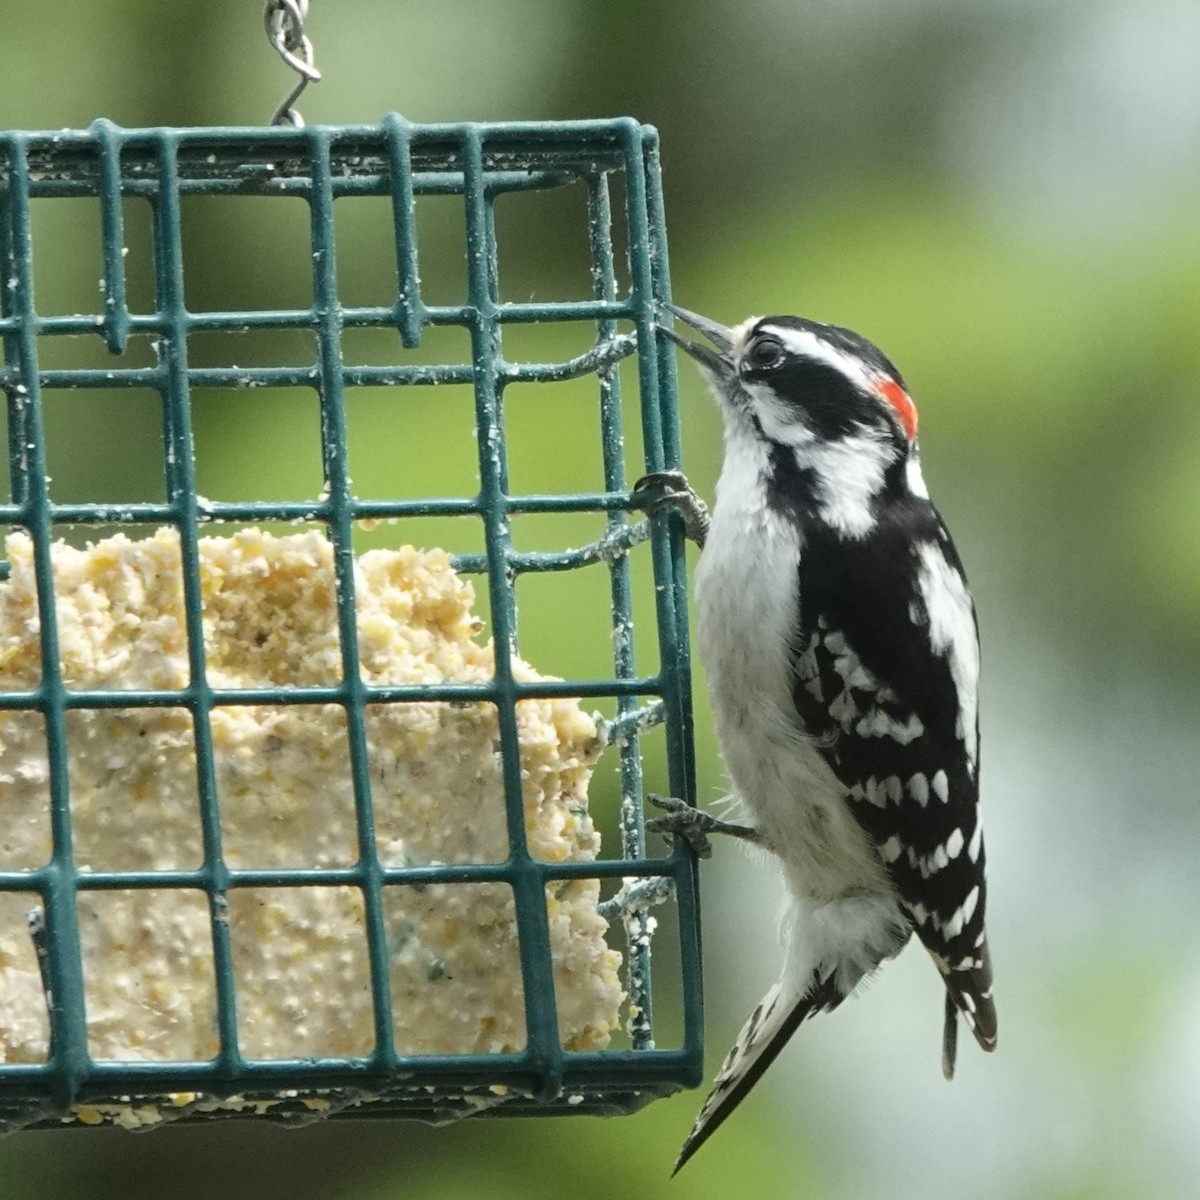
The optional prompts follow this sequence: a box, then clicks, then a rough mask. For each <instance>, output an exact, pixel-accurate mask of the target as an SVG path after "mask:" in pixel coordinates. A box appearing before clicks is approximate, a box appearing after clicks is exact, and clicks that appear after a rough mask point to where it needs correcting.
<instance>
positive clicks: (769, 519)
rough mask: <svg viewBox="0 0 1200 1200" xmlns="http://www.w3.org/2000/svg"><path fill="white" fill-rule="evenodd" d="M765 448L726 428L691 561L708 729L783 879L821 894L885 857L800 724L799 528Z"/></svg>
mask: <svg viewBox="0 0 1200 1200" xmlns="http://www.w3.org/2000/svg"><path fill="white" fill-rule="evenodd" d="M766 465H767V460H766V448H765V447H764V446H763V444H762V443H761V441H759V439H757V438H755V437H753V436H752V435H751V434H750V433H749V431H745V432H739V431H738V430H737V429H736V428H734V427H731V428H730V429H728V430H727V436H726V445H725V463H724V466H723V468H722V471H721V478H720V481H719V482H718V484H717V499H716V504H715V506H714V508H713V513H712V527H711V529H710V531H709V535H708V541H707V543H706V545H705V548H704V553H703V554H702V555H701V557H700V564H699V567H698V568H697V571H696V581H695V596H696V615H697V626H696V629H697V640H698V643H699V650H700V658H701V661H702V662H703V664H704V668H705V672H706V675H707V680H708V691H709V696H710V698H711V700H712V707H713V715H714V720H715V724H716V731H717V739H718V741H719V743H720V746H721V752H722V754H723V756H724V759H725V765H726V767H727V769H728V771H729V775H730V778H731V781H732V783H733V786H734V790H735V793H736V795H737V797H738V798H739V799H740V800H742V801H743V802H744V803H745V805H746V807H747V808H748V810H749V812H750V814H751V817H752V819H753V820H754V822H755V824H756V825H757V826H758V827H759V828H760V829H762V831H763V832H764V833H765V834H766V836H767V838H768V839H769V840H770V842H771V844H772V847H773V848H774V849H775V851H776V852H777V853H778V855H779V857H780V859H781V860H782V862H783V866H784V869H785V872H786V874H787V877H788V882H789V885H790V886H791V887H792V889H793V890H794V891H795V892H797V893H798V894H800V895H803V896H806V897H808V898H809V899H811V900H812V901H814V902H817V903H823V902H825V901H827V900H831V899H834V898H836V897H838V896H844V895H847V894H862V893H863V892H875V891H879V892H886V891H888V890H889V888H888V885H887V883H886V880H885V877H884V872H883V867H882V864H881V863H880V860H879V858H878V855H877V854H876V853H875V852H874V850H873V849H872V848H871V846H870V844H869V842H868V840H867V838H866V835H865V834H864V833H863V832H862V830H861V828H860V827H859V825H858V823H857V822H856V821H855V820H854V818H853V816H852V815H851V814H850V812H849V809H848V808H847V806H846V800H845V791H844V789H843V787H842V785H841V784H840V783H839V782H838V780H837V778H836V777H835V776H834V774H833V772H832V771H831V770H830V768H829V767H828V766H827V765H826V763H825V761H824V759H823V758H822V757H821V755H820V754H819V753H818V752H817V750H816V748H815V747H814V746H813V744H812V742H811V740H810V739H809V738H808V736H807V735H806V734H805V732H804V731H803V730H802V729H801V728H800V724H799V719H798V716H797V714H796V709H795V704H794V702H793V700H792V679H791V662H790V660H791V653H790V648H791V646H792V644H793V641H794V639H795V636H796V634H797V631H798V627H799V603H800V598H799V571H798V565H799V556H800V552H801V539H800V533H799V531H798V530H797V528H796V526H795V525H794V524H793V523H792V522H791V521H789V520H786V519H784V518H781V517H779V516H777V515H775V514H774V513H772V512H771V510H770V509H769V508H768V506H767V503H766V497H765V491H764V487H763V483H762V480H763V475H764V471H765V468H766Z"/></svg>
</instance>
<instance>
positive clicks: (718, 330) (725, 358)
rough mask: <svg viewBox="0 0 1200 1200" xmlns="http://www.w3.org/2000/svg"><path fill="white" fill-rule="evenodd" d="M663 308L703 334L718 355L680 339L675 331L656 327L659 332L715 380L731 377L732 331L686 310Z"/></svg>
mask: <svg viewBox="0 0 1200 1200" xmlns="http://www.w3.org/2000/svg"><path fill="white" fill-rule="evenodd" d="M665 307H666V308H667V309H668V310H669V311H671V312H672V313H674V314H675V316H677V317H678V318H679V319H680V320H681V321H682V322H683V323H684V324H685V325H690V326H691V327H692V328H693V329H695V330H697V331H698V332H699V333H702V334H704V336H705V337H706V338H708V340H709V341H710V342H712V344H713V345H714V346H716V348H717V350H718V351H719V352H720V353H716V352H714V351H712V350H710V349H709V348H708V347H707V346H701V345H699V344H698V343H697V342H690V341H688V339H687V338H685V337H680V336H679V334H677V333H676V332H675V330H673V329H668V328H667V327H666V326H665V325H659V326H658V329H659V332H660V333H663V334H665V335H666V336H667V337H669V338H670V339H671V341H673V342H674V343H675V345H677V346H678V347H679V348H680V349H681V350H683V351H684V352H685V353H686V354H689V355H691V357H692V358H694V359H695V360H696V361H697V362H698V363H699V364H700V365H701V366H702V367H707V368H708V370H709V371H711V372H712V373H713V375H714V376H715V377H716V378H717V379H725V378H728V377H729V376H730V375H732V374H733V358H734V352H733V331H732V330H730V329H727V328H726V327H725V326H724V325H718V324H717V323H716V321H710V320H709V319H708V318H707V317H702V316H699V315H698V314H697V313H694V312H688V310H687V309H686V308H676V307H675V305H674V304H668V305H666V306H665Z"/></svg>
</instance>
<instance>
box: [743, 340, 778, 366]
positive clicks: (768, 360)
mask: <svg viewBox="0 0 1200 1200" xmlns="http://www.w3.org/2000/svg"><path fill="white" fill-rule="evenodd" d="M781 362H783V343H782V342H780V341H779V339H778V338H773V337H762V338H759V339H758V341H757V342H755V343H753V345H751V346H750V348H749V349H748V350H747V351H746V365H747V366H749V367H751V368H752V369H754V370H756V371H765V370H767V369H768V368H770V367H777V366H779V364H780V363H781Z"/></svg>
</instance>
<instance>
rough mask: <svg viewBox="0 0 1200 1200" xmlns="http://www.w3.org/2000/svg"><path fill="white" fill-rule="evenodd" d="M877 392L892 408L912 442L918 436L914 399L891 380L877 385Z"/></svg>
mask: <svg viewBox="0 0 1200 1200" xmlns="http://www.w3.org/2000/svg"><path fill="white" fill-rule="evenodd" d="M875 390H876V391H877V392H878V393H879V394H880V395H881V396H882V397H883V398H884V399H885V400H886V401H887V402H888V403H889V404H890V405H891V406H892V411H893V412H894V413H895V414H896V416H897V417H898V418H899V420H900V424H901V425H902V426H903V427H904V432H905V433H906V434H907V435H908V440H909V441H910V442H911V441H912V440H913V439H914V438H915V437H916V436H917V406H916V405H915V404H914V403H913V402H912V397H911V396H910V395H909V394H908V393H907V392H906V391H905V390H904V389H903V388H902V387H901V386H900V385H899V384H898V383H896V382H894V381H893V380H891V379H885V380H884V381H883V382H882V383H877V384H876V385H875Z"/></svg>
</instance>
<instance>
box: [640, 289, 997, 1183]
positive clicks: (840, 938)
mask: <svg viewBox="0 0 1200 1200" xmlns="http://www.w3.org/2000/svg"><path fill="white" fill-rule="evenodd" d="M668 308H669V311H670V312H671V313H673V314H674V316H675V317H676V318H677V319H678V320H679V321H681V322H683V323H684V325H686V326H690V327H691V329H692V330H695V331H696V332H697V333H699V334H701V335H703V337H704V338H705V339H706V341H707V343H708V344H707V345H705V344H701V343H700V342H697V341H694V340H691V339H690V338H688V337H684V336H682V335H681V334H680V333H679V332H678V331H677V330H676V329H675V328H672V327H671V326H670V325H668V324H665V323H662V322H660V324H659V326H658V328H659V330H660V332H661V333H662V334H663V335H665V336H666V337H667V338H669V339H670V340H671V341H672V342H674V343H676V344H677V345H678V346H679V347H680V348H681V349H682V350H683V351H684V352H685V353H687V354H688V355H689V356H690V357H691V358H693V359H694V360H695V361H696V363H697V365H698V366H699V369H700V372H701V374H702V375H703V376H704V377H705V379H706V381H707V383H708V386H709V388H710V390H711V391H712V393H713V395H714V397H715V399H716V401H717V405H718V407H719V409H720V412H721V416H722V420H723V425H724V457H723V462H722V466H721V471H720V476H719V479H718V482H717V485H716V493H715V502H714V505H713V508H712V511H711V513H710V512H709V511H708V509H707V508H706V506H705V504H704V502H703V501H702V500H701V499H700V497H699V496H698V495H697V494H696V493H695V491H694V490H693V489H692V488H691V486H690V485H689V484H688V482H687V479H686V476H684V475H683V474H682V473H681V472H678V471H666V472H655V473H653V474H651V475H648V476H646V477H644V478H643V479H642V480H639V482H638V484H637V485H636V490H637V491H638V492H639V493H640V495H641V497H642V499H643V501H644V507H645V508H646V510H647V511H648V512H649V513H650V514H651V515H653V514H655V513H657V512H659V511H662V510H663V509H674V510H677V511H678V512H680V513H681V514H682V516H683V517H684V527H685V531H686V533H687V534H688V536H690V537H692V538H693V539H694V540H696V541H697V542H698V543H700V545H701V547H702V549H701V554H700V558H699V563H698V565H697V569H696V572H695V579H694V602H695V611H696V640H697V647H698V651H699V656H700V660H701V662H702V664H703V666H704V669H705V676H706V682H707V687H708V692H709V696H710V699H711V705H712V712H713V720H714V726H715V731H716V736H717V741H718V744H719V747H720V751H721V755H722V758H723V760H724V763H725V767H726V770H727V773H728V776H729V780H730V783H731V785H732V796H733V798H734V799H735V800H736V801H737V802H738V803H739V804H740V806H741V808H742V809H743V810H744V811H745V812H746V813H747V814H748V816H749V818H750V820H751V822H752V823H750V824H736V823H732V822H729V821H724V820H719V819H718V818H716V817H715V816H713V815H711V814H709V813H706V812H704V811H703V810H700V809H697V808H693V807H691V806H690V805H687V804H685V803H684V802H683V801H681V800H679V799H676V798H671V797H648V799H650V800H651V801H653V802H654V803H656V804H657V805H658V806H659V807H660V808H662V809H665V810H666V811H665V815H663V816H661V817H657V818H654V819H652V820H650V821H647V828H650V829H657V830H660V831H662V832H665V833H668V834H671V835H674V836H680V837H683V838H685V839H686V840H688V841H689V842H690V843H691V844H692V845H693V847H694V848H695V849H696V850H697V851H698V852H699V853H701V854H704V855H707V854H708V853H710V852H711V844H710V842H709V840H708V834H710V833H724V834H730V835H733V836H735V837H738V838H741V839H743V840H745V841H747V842H750V843H754V844H756V845H758V846H760V847H762V848H763V849H765V850H766V851H767V852H768V854H769V855H770V856H773V858H774V859H775V861H776V862H777V863H778V866H779V869H780V870H781V872H782V876H783V882H784V885H785V893H786V905H785V911H784V914H783V922H782V930H783V943H784V956H783V958H784V961H783V965H782V971H781V974H780V977H779V980H778V982H776V983H775V984H774V986H772V987H771V989H770V990H769V991H768V992H767V994H766V995H765V996H764V997H763V999H762V1001H761V1002H760V1003H759V1004H758V1006H757V1007H756V1008H755V1009H754V1011H753V1013H752V1014H751V1016H750V1018H749V1019H748V1020H747V1021H746V1023H745V1025H744V1027H743V1028H742V1030H741V1032H740V1033H739V1035H738V1037H737V1039H736V1041H735V1042H734V1045H733V1047H732V1048H731V1049H730V1051H729V1053H728V1055H727V1056H726V1058H725V1060H724V1063H723V1065H722V1066H721V1069H720V1071H719V1072H718V1074H717V1076H716V1079H715V1082H714V1085H713V1088H712V1091H711V1093H710V1094H709V1096H708V1098H707V1099H706V1100H705V1102H704V1105H703V1106H702V1108H701V1110H700V1113H699V1116H698V1117H697V1118H696V1122H695V1124H694V1126H693V1127H692V1130H691V1132H690V1134H689V1135H688V1138H687V1140H686V1141H685V1143H684V1145H683V1148H682V1150H681V1152H680V1155H679V1158H678V1161H677V1162H676V1164H675V1171H678V1170H679V1169H680V1168H681V1167H682V1166H683V1165H684V1164H685V1163H686V1162H687V1161H688V1160H689V1159H690V1158H691V1157H692V1155H693V1154H695V1152H696V1151H697V1150H698V1149H699V1148H700V1146H701V1145H703V1144H704V1142H705V1141H706V1140H707V1139H708V1138H709V1137H710V1136H711V1135H712V1134H713V1133H714V1132H715V1130H716V1129H717V1128H718V1126H720V1125H721V1124H722V1122H724V1121H725V1120H726V1118H728V1117H729V1115H730V1114H731V1113H732V1112H733V1110H734V1109H735V1108H736V1107H737V1106H738V1104H740V1103H741V1101H742V1100H743V1099H744V1098H745V1097H746V1095H747V1093H748V1092H749V1091H750V1089H751V1088H752V1087H753V1086H754V1084H755V1083H756V1082H757V1081H758V1079H759V1078H760V1077H761V1076H762V1074H763V1072H764V1071H765V1070H766V1069H767V1067H768V1066H769V1065H770V1064H771V1063H772V1062H773V1061H774V1060H775V1058H776V1057H777V1056H778V1054H779V1053H780V1051H781V1050H782V1049H783V1047H784V1045H785V1044H786V1043H787V1042H788V1040H789V1039H790V1038H791V1036H792V1035H793V1034H794V1033H795V1032H796V1030H797V1029H798V1028H799V1026H800V1025H801V1023H802V1022H803V1021H805V1020H806V1019H807V1018H808V1017H810V1016H813V1015H814V1014H817V1013H822V1012H830V1011H832V1010H833V1009H835V1008H837V1007H838V1005H840V1004H841V1003H842V1002H843V1001H844V1000H845V999H846V998H847V997H848V996H849V995H850V994H851V993H852V992H853V991H854V990H855V988H856V987H857V986H858V985H859V984H860V983H861V982H862V981H863V980H864V979H866V978H867V977H868V976H869V975H871V974H872V973H873V972H874V971H875V969H876V968H877V967H879V966H880V965H881V964H882V963H884V962H885V961H886V960H888V959H891V958H893V957H894V956H895V955H896V954H898V953H899V952H900V951H901V949H903V947H904V946H905V945H906V944H907V943H908V941H909V940H910V938H911V936H912V935H913V934H914V933H915V934H916V936H917V939H918V940H919V941H920V942H921V943H922V944H923V945H924V947H925V949H926V950H927V951H928V952H929V954H930V956H931V957H932V959H933V963H934V965H935V966H936V968H937V970H938V972H939V974H940V977H941V980H942V983H943V985H944V992H945V996H944V1026H943V1029H944V1032H943V1038H942V1071H943V1074H944V1076H945V1078H946V1079H947V1080H949V1079H952V1078H953V1075H954V1068H955V1059H956V1053H957V1034H958V1022H959V1018H960V1017H961V1018H962V1019H963V1021H964V1022H965V1023H966V1025H967V1027H968V1028H969V1029H970V1030H971V1032H972V1033H973V1034H974V1037H975V1040H976V1041H977V1042H978V1043H979V1045H980V1046H981V1047H982V1048H983V1049H984V1050H986V1051H992V1050H994V1049H995V1046H996V1006H995V1001H994V998H993V990H992V989H993V984H992V965H991V955H990V951H989V948H988V940H987V933H986V930H985V924H984V919H985V909H986V904H987V886H986V882H985V877H984V876H985V854H984V844H983V828H982V825H981V824H980V817H979V811H978V800H979V705H978V685H979V666H980V654H979V638H978V626H977V622H976V617H975V608H974V603H973V601H972V597H971V593H970V590H969V588H968V585H967V580H966V575H965V573H964V570H963V566H962V562H961V560H960V558H959V555H958V552H957V550H956V549H955V545H954V542H953V541H952V540H951V537H950V534H949V532H948V530H947V528H946V525H945V523H944V522H943V520H942V518H941V516H940V515H939V513H938V511H937V509H936V508H935V507H934V506H933V504H932V502H931V501H930V498H929V492H928V489H927V487H926V485H925V480H924V477H923V474H922V470H921V456H920V451H919V447H918V442H917V410H916V405H915V403H914V401H913V398H912V396H911V394H910V392H909V389H908V387H907V385H906V384H905V382H904V379H903V378H902V377H901V375H900V372H899V371H898V370H897V369H896V367H895V365H894V364H893V363H892V361H891V360H890V359H889V358H888V357H887V356H886V355H885V354H884V353H883V352H882V351H881V350H879V349H878V348H877V347H876V346H875V345H874V344H872V343H871V342H870V341H868V340H867V339H866V338H864V337H862V336H861V335H859V334H857V333H855V332H853V331H852V330H849V329H845V328H842V327H840V326H837V325H829V324H823V323H821V322H818V321H814V320H808V319H805V318H801V317H794V316H772V317H749V318H747V319H746V320H744V321H742V322H741V323H740V324H739V325H737V326H735V327H733V328H729V327H726V326H724V325H721V324H719V323H717V322H716V321H713V320H710V319H709V318H707V317H703V316H700V315H698V314H696V313H693V312H689V311H688V310H686V309H683V308H678V307H675V306H674V305H669V306H668Z"/></svg>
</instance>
